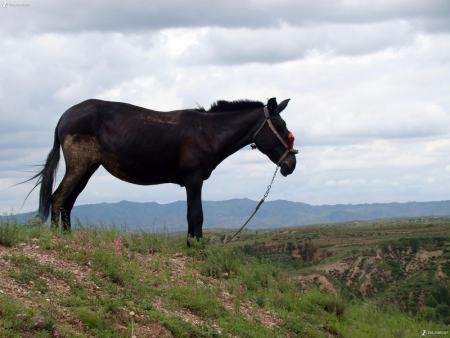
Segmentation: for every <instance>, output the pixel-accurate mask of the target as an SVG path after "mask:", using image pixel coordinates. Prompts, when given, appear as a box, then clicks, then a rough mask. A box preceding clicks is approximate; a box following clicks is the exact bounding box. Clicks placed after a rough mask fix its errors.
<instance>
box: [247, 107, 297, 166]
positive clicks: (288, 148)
mask: <svg viewBox="0 0 450 338" xmlns="http://www.w3.org/2000/svg"><path fill="white" fill-rule="evenodd" d="M263 112H264V116H265V119H264V121H263V122H262V123H261V125H260V126H259V127H258V129H257V130H256V132H255V133H254V134H253V138H252V144H251V147H252V148H253V149H255V148H256V143H255V137H256V136H258V134H259V132H260V131H261V130H262V129H263V127H264V126H265V125H266V123H267V125H268V126H269V128H270V130H271V131H272V132H273V133H274V135H275V136H276V137H277V138H278V140H279V141H280V142H281V144H282V145H283V146H284V148H285V149H286V150H285V152H284V153H283V155H281V157H280V159H279V160H278V162H277V166H280V165H281V163H282V162H283V161H284V159H285V158H286V156H288V155H289V154H294V155H295V154H298V150H297V149H294V148H293V137H294V136H293V135H292V134H291V133H290V134H289V139H291V135H292V145H289V144H287V143H286V141H285V140H283V138H282V137H281V135H280V134H279V133H278V131H277V130H276V129H275V126H274V125H273V123H272V120H271V119H270V114H269V110H268V109H267V106H264V109H263Z"/></svg>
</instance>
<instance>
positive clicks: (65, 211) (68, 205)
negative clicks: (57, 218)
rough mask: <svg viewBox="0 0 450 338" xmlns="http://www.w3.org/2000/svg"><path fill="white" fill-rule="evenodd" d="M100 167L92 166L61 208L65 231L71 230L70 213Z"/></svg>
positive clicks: (97, 165)
mask: <svg viewBox="0 0 450 338" xmlns="http://www.w3.org/2000/svg"><path fill="white" fill-rule="evenodd" d="M99 166H100V165H99V164H94V165H92V166H91V167H90V168H89V169H88V170H87V171H86V173H85V174H84V176H83V177H82V178H81V179H80V180H79V181H78V184H76V186H75V188H74V190H73V191H72V193H71V194H70V195H69V197H68V198H67V199H66V200H65V201H64V203H63V205H62V208H61V223H62V225H63V229H64V230H70V227H71V225H70V213H71V212H72V208H73V205H74V204H75V201H76V199H77V197H78V196H79V195H80V194H81V192H82V191H83V189H84V188H85V187H86V185H87V183H88V182H89V179H90V178H91V176H92V175H93V174H94V172H95V171H96V170H97V169H98V167H99Z"/></svg>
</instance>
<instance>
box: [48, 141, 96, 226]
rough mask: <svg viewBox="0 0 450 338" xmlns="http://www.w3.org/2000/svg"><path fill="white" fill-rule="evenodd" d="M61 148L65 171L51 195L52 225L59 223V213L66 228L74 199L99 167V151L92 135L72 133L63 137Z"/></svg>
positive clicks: (68, 224)
mask: <svg viewBox="0 0 450 338" xmlns="http://www.w3.org/2000/svg"><path fill="white" fill-rule="evenodd" d="M62 148H63V154H64V159H65V161H66V173H65V175H64V178H63V179H62V181H61V183H60V185H59V186H58V189H56V191H55V192H54V193H53V195H52V225H53V226H58V225H59V218H60V215H61V218H62V225H63V228H64V229H65V230H68V229H70V212H71V210H72V207H73V205H74V203H75V200H76V198H77V197H78V195H79V194H80V193H81V191H82V190H83V189H84V187H85V186H86V184H87V182H88V181H89V178H90V177H91V176H92V174H93V173H94V172H95V170H97V168H98V167H99V160H98V158H99V151H98V147H97V144H96V142H95V140H93V138H92V137H76V136H72V135H67V136H66V137H65V139H64V142H63V145H62Z"/></svg>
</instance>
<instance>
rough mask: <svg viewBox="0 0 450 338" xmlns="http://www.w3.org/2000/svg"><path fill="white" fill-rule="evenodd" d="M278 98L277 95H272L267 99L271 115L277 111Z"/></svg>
mask: <svg viewBox="0 0 450 338" xmlns="http://www.w3.org/2000/svg"><path fill="white" fill-rule="evenodd" d="M277 106H278V103H277V99H276V98H275V97H272V98H271V99H269V101H267V110H268V111H269V114H270V115H275V114H276V113H277Z"/></svg>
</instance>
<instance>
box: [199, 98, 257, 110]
mask: <svg viewBox="0 0 450 338" xmlns="http://www.w3.org/2000/svg"><path fill="white" fill-rule="evenodd" d="M262 107H264V104H263V103H262V102H260V101H250V100H236V101H225V100H218V101H216V102H214V103H213V104H212V105H211V107H210V108H209V110H208V112H210V113H214V112H226V111H235V110H244V109H255V108H262ZM197 110H201V111H205V109H204V108H202V107H198V108H197Z"/></svg>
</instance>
